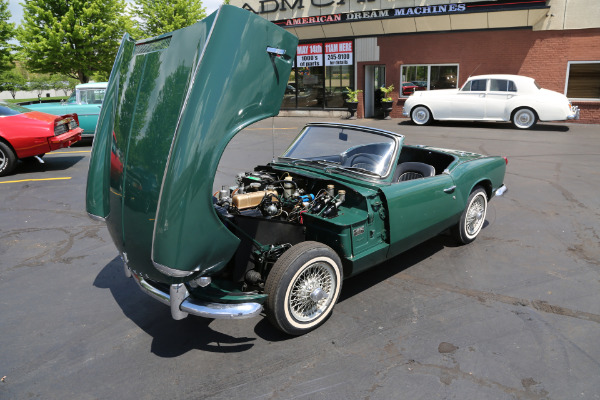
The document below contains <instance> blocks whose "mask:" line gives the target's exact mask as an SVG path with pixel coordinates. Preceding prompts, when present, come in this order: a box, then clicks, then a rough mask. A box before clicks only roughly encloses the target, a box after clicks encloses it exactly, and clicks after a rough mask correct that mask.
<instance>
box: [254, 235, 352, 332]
mask: <svg viewBox="0 0 600 400" xmlns="http://www.w3.org/2000/svg"><path fill="white" fill-rule="evenodd" d="M342 279H343V271H342V263H341V261H340V258H339V257H338V255H337V254H336V253H335V252H334V251H333V250H332V249H331V248H330V247H328V246H326V245H324V244H322V243H318V242H302V243H299V244H297V245H295V246H292V248H290V249H289V250H288V251H286V252H285V253H284V254H283V255H282V256H281V257H280V258H279V259H278V260H277V261H276V262H275V264H274V265H273V268H272V269H271V272H270V273H269V276H268V277H267V281H266V283H265V292H266V293H267V294H268V295H269V297H268V299H267V304H266V307H265V310H266V313H267V317H268V318H269V321H270V322H271V323H272V324H273V325H274V326H275V327H276V328H278V329H279V330H281V331H283V332H285V333H287V334H290V335H303V334H305V333H308V332H310V331H312V330H314V329H316V328H318V327H319V326H321V325H322V324H323V323H324V322H325V321H326V320H327V319H328V318H329V317H330V316H331V313H332V311H333V307H334V306H335V303H336V302H337V300H338V298H339V295H340V291H341V289H342Z"/></svg>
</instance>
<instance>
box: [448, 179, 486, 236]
mask: <svg viewBox="0 0 600 400" xmlns="http://www.w3.org/2000/svg"><path fill="white" fill-rule="evenodd" d="M486 214H487V194H486V192H485V190H484V189H483V188H481V187H477V188H475V190H474V191H473V192H471V195H470V196H469V199H468V200H467V206H466V207H465V209H464V211H463V212H462V215H461V216H460V221H459V223H458V224H456V226H454V228H453V229H452V235H453V236H454V238H455V239H456V240H457V241H458V242H459V243H461V244H469V243H471V242H472V241H473V240H475V239H476V238H477V235H479V232H481V228H483V223H484V222H485V216H486Z"/></svg>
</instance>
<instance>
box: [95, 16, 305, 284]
mask: <svg viewBox="0 0 600 400" xmlns="http://www.w3.org/2000/svg"><path fill="white" fill-rule="evenodd" d="M297 42H298V39H297V38H296V37H295V36H294V35H292V34H290V33H288V32H286V31H285V30H284V29H282V28H279V27H277V26H276V25H274V24H272V23H270V22H268V21H267V20H265V19H263V18H261V17H258V16H257V15H255V14H253V13H250V12H248V11H245V10H242V9H239V8H237V7H233V6H227V5H224V6H222V7H221V8H220V9H219V10H218V11H217V12H215V13H213V14H211V15H210V16H208V17H207V18H205V19H203V20H202V21H200V22H198V23H196V24H194V25H192V26H189V27H187V28H184V29H180V30H177V31H174V32H171V33H168V34H165V35H161V36H158V37H155V38H151V39H147V40H141V41H137V42H136V41H134V40H132V39H131V38H130V37H129V36H128V35H125V37H124V38H123V41H122V43H121V46H120V48H119V51H118V53H117V57H116V60H115V63H114V66H113V70H112V72H111V76H110V80H109V83H108V87H107V91H106V95H105V98H104V103H103V107H102V110H101V113H100V117H99V120H98V126H97V129H96V136H95V139H94V145H93V149H92V155H91V161H90V169H89V173H88V185H87V194H86V206H87V211H88V213H89V214H90V216H92V217H93V218H96V219H102V220H105V221H106V223H107V226H108V229H109V232H110V234H111V236H112V238H113V240H114V242H115V244H116V245H117V248H118V249H119V251H120V252H121V254H122V256H123V258H124V260H125V261H126V262H127V263H128V266H129V267H130V268H131V269H132V270H133V271H134V272H136V273H138V275H141V276H144V277H147V278H150V279H154V280H157V281H161V282H165V283H175V282H179V281H182V280H184V278H186V277H187V279H189V277H190V276H192V275H193V276H197V275H199V274H204V275H210V274H213V273H215V272H217V271H219V270H220V269H222V268H223V266H224V265H225V264H226V263H227V262H228V261H229V260H230V258H231V257H232V255H233V253H234V252H235V250H236V248H237V245H238V243H239V239H238V238H237V237H236V236H235V235H233V234H232V233H231V232H230V231H229V230H228V228H227V227H226V226H225V225H224V224H223V223H222V222H221V220H220V219H219V218H218V216H217V214H216V212H215V211H214V207H213V204H212V196H211V194H212V185H213V179H214V176H215V173H216V170H217V166H218V163H219V160H220V158H221V155H222V153H223V151H224V149H225V147H226V145H227V143H228V142H229V141H230V140H231V139H232V138H233V136H235V134H236V133H237V132H239V131H240V130H241V129H243V128H244V127H246V126H248V125H250V124H252V123H254V122H256V121H259V120H261V119H264V118H267V117H271V116H275V115H277V114H278V113H279V108H280V106H281V101H282V98H283V95H284V92H285V88H286V85H287V81H288V77H289V75H290V71H291V68H292V62H293V59H294V56H295V53H296V46H297Z"/></svg>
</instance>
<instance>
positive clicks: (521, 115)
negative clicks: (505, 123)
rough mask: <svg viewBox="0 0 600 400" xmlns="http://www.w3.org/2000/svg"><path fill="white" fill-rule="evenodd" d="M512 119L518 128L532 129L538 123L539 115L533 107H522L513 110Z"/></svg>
mask: <svg viewBox="0 0 600 400" xmlns="http://www.w3.org/2000/svg"><path fill="white" fill-rule="evenodd" d="M510 120H511V122H512V124H513V126H514V127H515V128H517V129H530V128H532V127H533V126H534V125H535V124H536V122H537V120H538V116H537V114H536V113H535V111H533V110H532V109H531V108H527V107H521V108H517V109H516V110H515V111H514V112H513V115H512V117H511V119H510Z"/></svg>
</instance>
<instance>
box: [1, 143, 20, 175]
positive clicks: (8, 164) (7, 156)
mask: <svg viewBox="0 0 600 400" xmlns="http://www.w3.org/2000/svg"><path fill="white" fill-rule="evenodd" d="M16 166H17V156H16V154H15V152H14V151H13V150H12V149H11V148H10V146H9V145H7V144H6V143H4V142H0V176H6V175H8V174H10V173H11V172H12V171H13V170H14V169H15V167H16Z"/></svg>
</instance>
